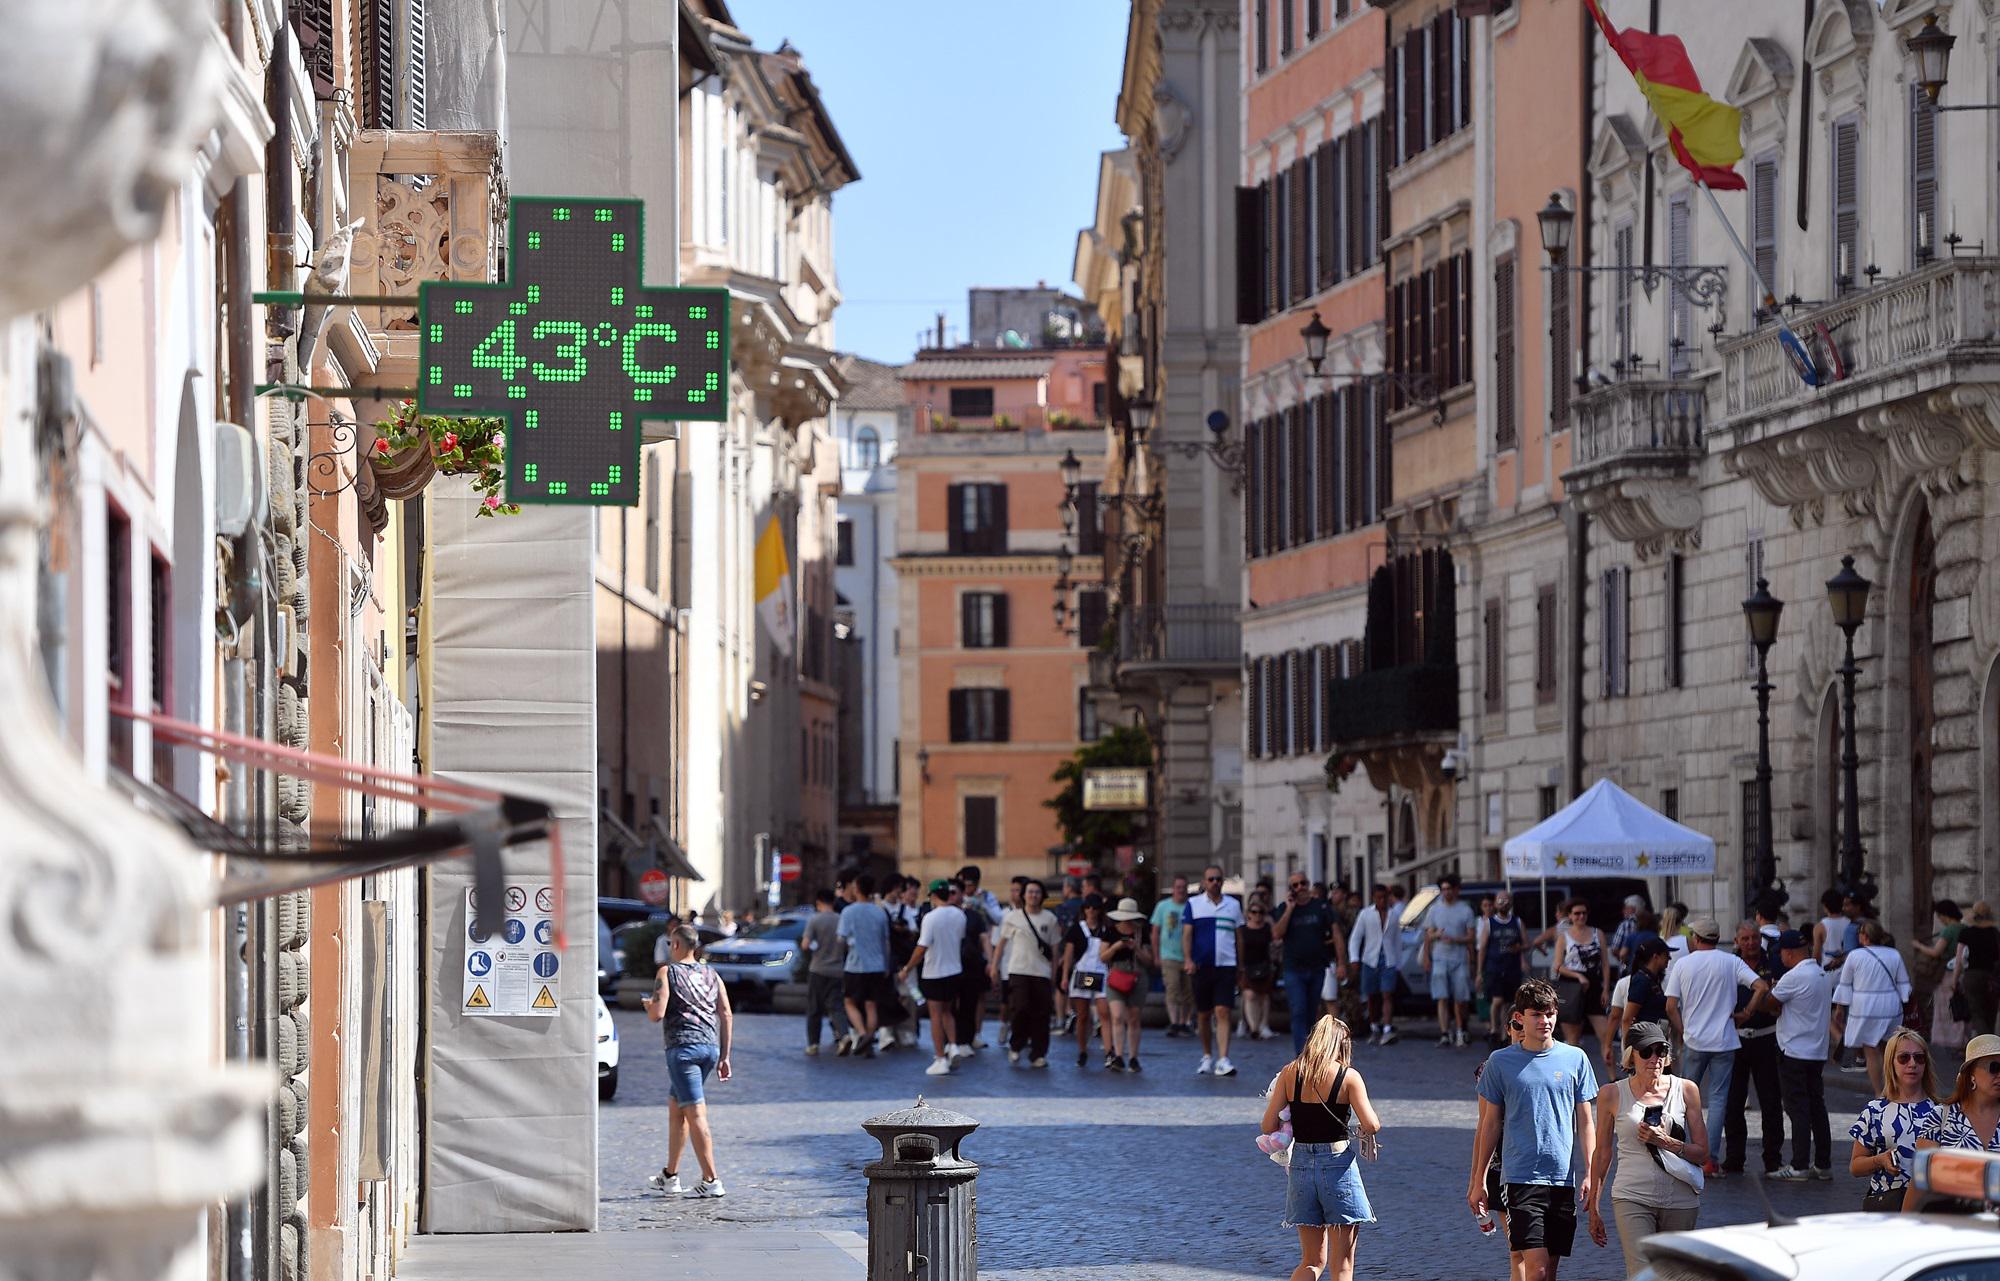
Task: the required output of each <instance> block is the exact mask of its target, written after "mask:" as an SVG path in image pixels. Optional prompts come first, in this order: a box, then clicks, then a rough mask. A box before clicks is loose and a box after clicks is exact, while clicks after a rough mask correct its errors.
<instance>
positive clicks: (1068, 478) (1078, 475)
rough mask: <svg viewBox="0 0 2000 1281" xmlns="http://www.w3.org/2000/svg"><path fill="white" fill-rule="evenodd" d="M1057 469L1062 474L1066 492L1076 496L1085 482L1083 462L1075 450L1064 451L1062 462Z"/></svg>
mask: <svg viewBox="0 0 2000 1281" xmlns="http://www.w3.org/2000/svg"><path fill="white" fill-rule="evenodd" d="M1057 468H1058V470H1060V471H1061V472H1062V482H1063V489H1064V491H1065V492H1067V493H1071V494H1074V493H1075V492H1076V487H1077V485H1078V484H1079V483H1081V482H1082V480H1083V460H1082V459H1080V458H1078V457H1077V456H1076V451H1075V450H1074V449H1069V450H1064V451H1063V456H1062V462H1060V463H1058V464H1057Z"/></svg>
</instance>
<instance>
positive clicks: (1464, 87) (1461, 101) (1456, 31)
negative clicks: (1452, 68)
mask: <svg viewBox="0 0 2000 1281" xmlns="http://www.w3.org/2000/svg"><path fill="white" fill-rule="evenodd" d="M1452 36H1453V38H1454V39H1455V40H1456V41H1457V45H1456V53H1455V55H1454V56H1455V57H1456V58H1457V60H1458V74H1457V75H1456V77H1454V79H1455V80H1456V82H1457V84H1458V118H1457V121H1456V122H1455V127H1456V128H1459V129H1463V128H1465V126H1467V125H1469V124H1471V123H1472V27H1471V25H1470V24H1469V23H1467V22H1466V20H1465V19H1464V18H1463V17H1458V18H1454V19H1452Z"/></svg>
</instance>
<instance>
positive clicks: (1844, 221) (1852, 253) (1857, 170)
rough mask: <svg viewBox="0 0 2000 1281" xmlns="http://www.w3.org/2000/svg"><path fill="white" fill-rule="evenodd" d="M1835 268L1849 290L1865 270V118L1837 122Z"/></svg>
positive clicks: (1838, 282)
mask: <svg viewBox="0 0 2000 1281" xmlns="http://www.w3.org/2000/svg"><path fill="white" fill-rule="evenodd" d="M1832 168H1833V263H1832V267H1833V270H1832V272H1831V276H1832V278H1833V281H1834V285H1835V288H1836V290H1838V291H1841V292H1845V291H1846V290H1847V289H1849V288H1851V287H1852V286H1853V284H1854V279H1855V276H1856V275H1857V273H1859V272H1860V270H1861V256H1860V255H1861V120H1860V117H1858V116H1848V117H1846V118H1845V119H1842V120H1836V121H1834V122H1833V166H1832Z"/></svg>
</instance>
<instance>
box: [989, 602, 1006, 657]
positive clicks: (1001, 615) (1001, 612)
mask: <svg viewBox="0 0 2000 1281" xmlns="http://www.w3.org/2000/svg"><path fill="white" fill-rule="evenodd" d="M991 599H992V601H993V644H994V645H995V646H997V647H998V648H1000V649H1005V648H1007V646H1008V645H1009V644H1010V643H1011V642H1010V641H1009V639H1008V633H1007V593H1005V592H995V593H994V594H993V596H992V598H991Z"/></svg>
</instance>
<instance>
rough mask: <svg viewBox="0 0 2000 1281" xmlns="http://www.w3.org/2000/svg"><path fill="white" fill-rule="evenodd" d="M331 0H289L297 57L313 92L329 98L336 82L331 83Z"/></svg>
mask: <svg viewBox="0 0 2000 1281" xmlns="http://www.w3.org/2000/svg"><path fill="white" fill-rule="evenodd" d="M333 3H334V0H292V2H291V5H290V10H291V18H292V31H293V32H294V33H295V35H296V37H297V39H298V47H299V61H301V62H303V63H305V67H306V74H307V75H309V76H310V77H311V78H312V85H313V96H314V97H316V98H322V99H324V98H330V97H332V96H333V92H334V90H335V89H337V88H339V87H340V86H339V85H338V84H337V83H335V81H334V78H333V75H334V48H335V45H334V39H333Z"/></svg>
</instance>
